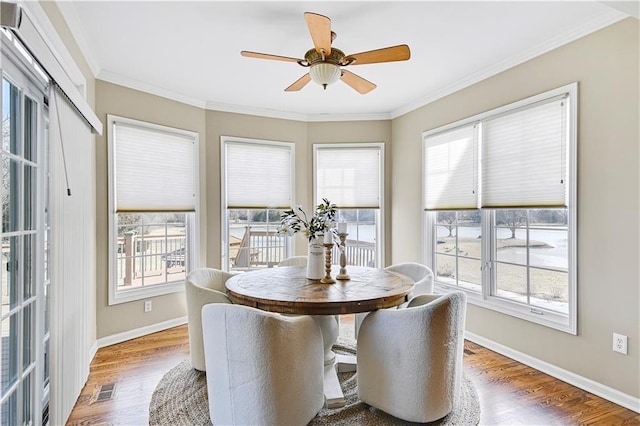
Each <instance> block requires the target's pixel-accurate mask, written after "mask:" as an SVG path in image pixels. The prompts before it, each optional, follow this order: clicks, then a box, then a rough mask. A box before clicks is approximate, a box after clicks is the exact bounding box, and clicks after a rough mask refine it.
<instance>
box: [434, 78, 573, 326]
mask: <svg viewBox="0 0 640 426" xmlns="http://www.w3.org/2000/svg"><path fill="white" fill-rule="evenodd" d="M563 93H566V94H568V98H567V101H568V107H569V112H568V114H567V119H568V121H569V123H568V140H567V142H568V149H567V151H568V169H567V179H568V180H569V182H568V195H567V204H568V205H567V207H566V209H567V232H568V241H567V244H568V259H567V260H568V270H567V272H568V289H567V290H568V297H569V301H568V311H569V313H568V314H567V315H563V314H561V313H558V312H555V311H551V310H547V309H544V308H538V307H532V306H530V305H525V304H522V303H519V302H516V301H513V300H508V299H505V298H503V297H498V296H496V295H494V294H495V286H496V282H495V280H494V267H493V265H492V261H494V260H496V259H494V258H493V255H492V250H493V242H492V241H493V238H492V231H493V229H494V228H493V225H492V224H493V223H494V220H495V219H494V218H495V209H488V208H485V209H480V208H479V209H480V211H481V215H482V216H481V217H482V219H481V232H482V235H483V238H482V243H481V246H482V265H483V267H482V285H481V292H476V291H472V290H467V289H464V288H461V287H458V286H452V285H450V284H446V283H443V282H441V281H438V280H437V277H436V281H435V283H434V288H435V290H436V291H437V292H448V291H451V290H462V291H465V292H466V293H467V298H468V300H469V303H471V304H474V305H477V306H481V307H484V308H487V309H490V310H493V311H496V312H501V313H503V314H507V315H510V316H513V317H516V318H519V319H523V320H526V321H529V322H533V323H536V324H539V325H543V326H546V327H550V328H553V329H556V330H560V331H563V332H566V333H569V334H573V335H577V334H578V326H577V316H578V314H577V303H578V297H577V287H578V286H577V275H578V267H577V258H578V257H577V251H578V245H577V230H578V221H577V159H578V157H577V120H578V113H577V105H578V83H576V82H574V83H571V84H568V85H565V86H562V87H559V88H556V89H553V90H549V91H547V92H544V93H541V94H538V95H535V96H532V97H529V98H526V99H523V100H520V101H517V102H514V103H511V104H508V105H504V106H502V107H499V108H496V109H493V110H490V111H486V112H483V113H481V114H478V115H475V116H472V117H468V118H465V119H463V120H459V121H456V122H454V123H450V124H447V125H445V126H441V127H438V128H435V129H432V130H428V131H425V132H423V134H422V156H423V157H422V158H423V161H422V162H423V164H422V186H423V188H422V189H423V194H424V182H425V180H424V177H425V164H424V158H425V157H424V156H425V150H426V143H425V140H426V138H427V137H428V136H430V135H433V134H436V133H440V132H443V131H447V130H450V129H453V128H455V127H459V126H462V125H465V124H469V123H473V122H478V123H480V125H481V122H482V120H484V119H486V118H489V117H493V116H496V115H499V114H504V113H507V112H509V111H513V110H517V109H520V108H523V107H527V106H528V105H532V104H535V103H538V102H540V101H543V100H545V99H548V98H552V97H555V96H558V95H561V94H563ZM478 131H479V132H481V130H478ZM480 143H482V142H480ZM479 161H482V159H481V158H480V160H479ZM480 194H482V190H481V189H480ZM424 203H425V200H424V195H423V200H422V206H424V205H425V204H424ZM436 213H437V212H434V211H423V215H422V216H423V221H422V222H423V225H422V226H423V229H422V231H423V232H422V235H423V245H422V246H423V247H422V250H423V255H422V258H423V262H424V263H425V264H426V265H427V266H429V267H430V268H433V267H434V264H435V255H436V251H435V247H434V241H435V235H434V229H435V228H434V226H435V220H436ZM485 236H486V237H485Z"/></svg>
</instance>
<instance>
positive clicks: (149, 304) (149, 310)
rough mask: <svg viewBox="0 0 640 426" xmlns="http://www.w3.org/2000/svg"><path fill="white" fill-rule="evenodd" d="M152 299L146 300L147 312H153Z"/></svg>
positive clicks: (145, 309) (145, 307)
mask: <svg viewBox="0 0 640 426" xmlns="http://www.w3.org/2000/svg"><path fill="white" fill-rule="evenodd" d="M151 307H152V306H151V300H146V301H145V302H144V311H145V312H151Z"/></svg>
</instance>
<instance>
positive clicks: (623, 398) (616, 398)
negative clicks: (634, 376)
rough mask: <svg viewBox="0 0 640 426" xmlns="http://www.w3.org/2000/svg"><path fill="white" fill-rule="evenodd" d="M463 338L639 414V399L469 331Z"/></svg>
mask: <svg viewBox="0 0 640 426" xmlns="http://www.w3.org/2000/svg"><path fill="white" fill-rule="evenodd" d="M465 338H466V339H467V340H470V341H472V342H474V343H477V344H478V345H480V346H484V347H485V348H487V349H491V350H492V351H494V352H498V353H499V354H502V355H504V356H507V357H509V358H511V359H514V360H516V361H518V362H521V363H523V364H525V365H528V366H529V367H532V368H535V369H536V370H538V371H542V372H543V373H546V374H548V375H550V376H553V377H555V378H556V379H560V380H562V381H563V382H567V383H569V384H571V385H573V386H576V387H579V388H580V389H583V390H585V391H587V392H590V393H592V394H594V395H598V396H599V397H601V398H604V399H606V400H608V401H611V402H613V403H615V404H618V405H620V406H622V407H625V408H628V409H629V410H633V411H635V412H636V413H640V399H639V398H635V397H633V396H631V395H627V394H626V393H623V392H620V391H619V390H616V389H613V388H611V387H609V386H605V385H603V384H601V383H598V382H596V381H593V380H591V379H587V378H586V377H582V376H579V375H577V374H575V373H572V372H570V371H567V370H565V369H563V368H560V367H557V366H555V365H553V364H549V363H548V362H545V361H541V360H539V359H537V358H534V357H532V356H530V355H527V354H525V353H522V352H519V351H516V350H515V349H511V348H509V347H508V346H504V345H501V344H500V343H496V342H494V341H493V340H489V339H487V338H484V337H482V336H479V335H477V334H474V333H471V332H469V331H465Z"/></svg>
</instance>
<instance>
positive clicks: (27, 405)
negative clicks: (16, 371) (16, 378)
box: [22, 373, 33, 425]
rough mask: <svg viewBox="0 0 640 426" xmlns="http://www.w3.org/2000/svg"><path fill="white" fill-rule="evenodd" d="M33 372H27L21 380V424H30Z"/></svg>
mask: <svg viewBox="0 0 640 426" xmlns="http://www.w3.org/2000/svg"><path fill="white" fill-rule="evenodd" d="M32 389H33V373H29V376H27V377H26V378H25V379H24V381H23V382H22V424H23V425H31V424H33V423H32V416H31V412H32V411H33V392H32Z"/></svg>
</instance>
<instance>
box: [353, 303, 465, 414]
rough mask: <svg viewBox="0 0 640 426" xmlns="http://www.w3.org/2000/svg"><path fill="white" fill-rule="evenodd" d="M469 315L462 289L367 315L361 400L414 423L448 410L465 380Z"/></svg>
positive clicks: (360, 355) (361, 343) (361, 341)
mask: <svg viewBox="0 0 640 426" xmlns="http://www.w3.org/2000/svg"><path fill="white" fill-rule="evenodd" d="M465 316H466V294H465V293H463V292H461V291H454V292H451V293H448V294H445V295H441V296H438V295H426V294H424V295H419V296H416V297H414V298H413V299H411V301H410V302H409V304H408V306H407V307H406V308H405V309H382V310H379V311H375V312H372V313H370V314H369V315H367V317H366V318H365V319H364V321H363V322H362V326H361V328H360V336H359V338H358V343H357V360H358V396H359V397H360V399H361V400H362V401H363V402H365V403H366V404H369V405H371V406H374V407H376V408H378V409H380V410H382V411H385V412H387V413H389V414H391V415H393V416H395V417H398V418H400V419H402V420H406V421H410V422H420V423H426V422H432V421H434V420H438V419H440V418H442V417H444V416H446V415H447V414H449V413H450V412H451V410H452V409H453V405H454V402H455V401H456V398H457V394H458V392H459V389H460V383H461V380H462V353H463V348H464V321H465Z"/></svg>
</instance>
